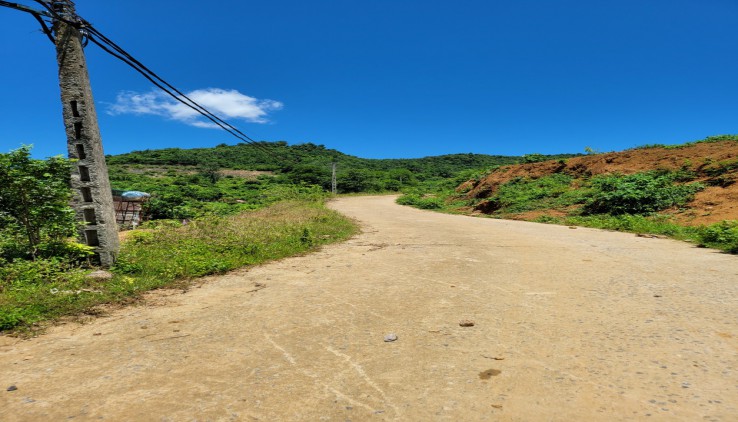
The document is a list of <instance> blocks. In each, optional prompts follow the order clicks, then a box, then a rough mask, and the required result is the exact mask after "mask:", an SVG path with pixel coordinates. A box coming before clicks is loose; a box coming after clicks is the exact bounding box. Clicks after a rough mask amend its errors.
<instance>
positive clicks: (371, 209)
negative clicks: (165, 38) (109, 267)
mask: <svg viewBox="0 0 738 422" xmlns="http://www.w3.org/2000/svg"><path fill="white" fill-rule="evenodd" d="M331 206H332V207H334V208H335V209H337V210H339V211H341V212H343V213H345V214H347V215H349V216H352V217H354V218H356V219H357V220H358V221H359V222H360V223H361V225H362V227H363V234H361V235H359V236H357V237H355V238H353V239H352V240H350V241H348V242H345V243H343V244H338V245H333V246H329V247H326V248H324V249H323V250H322V251H320V252H318V253H315V254H310V255H307V256H303V257H297V258H290V259H285V260H282V261H279V262H275V263H271V264H268V265H264V266H260V267H257V268H252V269H248V270H242V271H236V272H233V273H230V274H228V275H225V276H219V277H212V278H210V279H208V280H207V282H206V283H205V284H204V285H203V286H202V287H201V288H198V289H193V290H192V291H190V292H188V293H186V294H181V293H179V292H175V291H160V292H157V293H155V294H152V295H150V296H149V299H148V301H147V304H146V305H145V306H138V307H131V308H126V309H122V310H118V311H115V312H113V313H112V314H111V315H110V316H108V317H103V318H99V319H96V320H94V321H92V322H91V323H88V324H85V325H77V324H67V325H64V326H60V327H56V328H54V329H52V330H51V331H50V332H49V333H47V334H45V335H42V336H40V337H38V338H35V339H31V340H17V339H12V338H7V337H5V338H0V388H1V389H0V420H3V421H58V420H64V419H74V420H93V419H94V420H112V421H118V420H142V421H149V420H150V421H182V420H197V421H209V420H212V421H218V420H245V421H248V420H254V421H256V420H261V421H282V420H296V421H297V420H305V421H319V420H331V421H347V420H352V421H363V420H377V421H381V420H402V421H431V420H433V421H435V420H437V421H444V420H447V421H489V420H510V421H535V420H542V421H572V420H587V421H593V420H602V421H612V420H688V421H695V420H724V421H728V420H736V418H737V417H738V416H737V415H738V257H735V256H730V255H726V254H722V253H719V252H716V251H713V250H708V249H698V248H695V247H693V246H690V245H689V244H686V243H680V242H676V241H671V240H663V239H649V238H640V237H636V236H634V235H632V234H622V233H612V232H605V231H598V230H591V229H583V228H579V229H570V228H568V227H562V226H549V225H542V224H533V223H523V222H513V221H502V220H492V219H483V218H471V217H464V216H453V215H444V214H436V213H432V212H427V211H420V210H416V209H411V208H406V207H400V206H398V205H395V204H394V203H393V198H392V197H351V198H342V199H340V200H337V201H335V202H333V203H332V205H331ZM257 283H258V284H257ZM463 320H468V321H472V322H473V323H474V325H473V326H467V327H462V326H460V322H461V321H463ZM390 333H393V334H395V335H396V336H397V340H396V341H394V342H385V341H384V338H385V336H386V335H387V334H390ZM11 385H13V386H16V387H17V390H15V391H6V388H7V387H9V386H11Z"/></svg>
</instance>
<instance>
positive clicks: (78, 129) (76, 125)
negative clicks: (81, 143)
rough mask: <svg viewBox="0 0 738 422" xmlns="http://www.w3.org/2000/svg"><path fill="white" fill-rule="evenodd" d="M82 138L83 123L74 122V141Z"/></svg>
mask: <svg viewBox="0 0 738 422" xmlns="http://www.w3.org/2000/svg"><path fill="white" fill-rule="evenodd" d="M80 136H82V122H74V139H79V138H80Z"/></svg>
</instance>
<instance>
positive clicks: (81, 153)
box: [75, 144, 87, 160]
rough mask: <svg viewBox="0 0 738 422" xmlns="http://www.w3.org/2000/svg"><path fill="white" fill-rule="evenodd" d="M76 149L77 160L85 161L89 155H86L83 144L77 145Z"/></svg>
mask: <svg viewBox="0 0 738 422" xmlns="http://www.w3.org/2000/svg"><path fill="white" fill-rule="evenodd" d="M75 147H76V148H77V158H79V159H80V160H84V159H85V158H87V154H85V146H84V145H82V144H76V145H75Z"/></svg>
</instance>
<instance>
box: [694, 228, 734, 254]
mask: <svg viewBox="0 0 738 422" xmlns="http://www.w3.org/2000/svg"><path fill="white" fill-rule="evenodd" d="M698 236H699V241H700V244H701V245H702V246H712V247H718V248H720V249H724V250H726V251H728V252H730V253H738V221H735V220H733V221H722V222H720V223H716V224H713V225H711V226H707V227H701V228H700V230H699V234H698Z"/></svg>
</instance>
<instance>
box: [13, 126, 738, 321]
mask: <svg viewBox="0 0 738 422" xmlns="http://www.w3.org/2000/svg"><path fill="white" fill-rule="evenodd" d="M729 138H730V139H727V138H725V137H712V138H708V139H707V140H704V141H703V142H722V141H725V140H738V137H729ZM650 147H651V146H647V147H643V148H650ZM672 148H677V147H676V146H675V147H672ZM586 153H587V156H590V155H596V154H598V153H597V151H595V150H593V149H592V148H587V149H586ZM578 156H582V154H563V155H554V156H550V155H548V156H547V155H542V154H528V155H525V156H522V157H510V156H491V155H482V154H453V155H444V156H438V157H426V158H419V159H386V160H370V159H362V158H358V157H353V156H349V155H346V154H342V153H340V152H338V151H335V150H330V149H326V148H325V147H324V146H322V145H314V144H302V145H287V143H285V142H272V143H267V142H262V143H259V145H257V146H254V145H246V144H239V145H232V146H229V145H224V144H223V145H219V146H217V147H215V148H201V149H192V150H182V149H176V148H175V149H165V150H153V151H135V152H132V153H129V154H123V155H119V156H112V157H107V159H108V164H109V172H110V179H111V185H112V187H113V188H114V189H116V190H121V191H125V190H136V191H143V192H147V193H149V194H151V198H150V200H149V201H148V202H146V203H145V212H146V213H147V214H148V216H149V218H150V221H147V222H145V223H144V224H142V225H140V226H139V227H137V228H136V230H132V231H129V232H126V233H125V236H124V241H123V244H122V250H121V253H120V256H119V259H118V261H117V263H116V265H115V266H114V267H113V268H112V269H111V274H112V278H110V279H101V278H94V277H90V276H89V273H90V272H92V271H93V270H95V269H96V267H95V263H94V253H93V250H92V249H91V248H90V247H88V246H86V245H83V244H80V243H77V242H76V241H75V239H74V235H75V233H76V231H77V226H76V225H77V223H76V222H75V219H74V213H73V212H72V210H71V209H70V208H69V206H68V204H69V199H70V197H71V194H72V193H71V191H70V189H69V187H68V186H69V179H68V178H69V165H70V162H69V160H66V159H63V158H60V157H55V158H49V159H46V160H34V159H31V158H30V149H29V148H28V147H22V148H20V149H17V150H15V151H11V152H9V153H6V154H0V179H2V180H3V181H5V182H4V183H2V184H0V331H15V332H23V331H32V330H34V329H35V328H34V327H38V326H39V323H41V322H43V321H46V320H53V319H56V318H60V317H63V316H70V315H72V316H73V315H81V314H85V313H90V314H94V313H96V312H99V311H98V310H99V309H100V307H99V306H98V305H102V304H108V303H126V302H130V301H135V300H136V298H137V297H138V296H139V295H140V294H141V293H143V292H145V291H147V290H151V289H155V288H159V287H167V286H177V287H186V286H187V285H188V284H189V283H190V282H191V280H193V279H195V278H197V277H201V276H204V275H208V274H218V273H223V272H226V271H229V270H232V269H235V268H239V267H243V266H248V265H254V264H258V263H261V262H265V261H268V260H272V259H279V258H283V257H287V256H290V255H294V254H300V253H305V252H308V251H311V250H314V249H315V248H317V247H320V246H321V245H324V244H327V243H331V242H335V241H340V240H343V239H346V238H348V237H350V236H351V235H352V234H354V233H355V232H356V231H357V228H356V226H355V224H354V223H352V222H351V221H349V220H347V219H346V218H344V217H342V216H340V215H338V214H336V213H335V212H332V211H330V210H328V209H327V208H326V207H325V206H324V203H325V201H326V200H327V199H328V198H329V197H330V194H329V193H328V191H329V190H330V188H331V164H332V163H337V169H338V171H337V182H338V192H339V193H342V194H357V193H385V192H402V193H403V195H402V196H401V197H400V198H399V199H398V202H399V203H401V204H405V205H411V206H415V207H419V208H424V209H432V210H438V211H442V212H454V213H471V212H474V213H483V214H484V215H488V216H490V217H493V218H520V216H521V215H523V214H526V213H528V216H527V217H526V218H527V219H529V220H534V221H539V222H543V223H556V224H567V225H582V226H588V227H598V228H605V229H611V230H620V231H630V232H636V233H643V234H656V235H666V236H670V237H674V238H677V239H683V240H688V241H692V242H694V243H696V244H698V245H702V246H707V247H713V248H718V249H722V250H725V251H728V252H731V253H738V222H736V221H723V222H720V223H717V224H712V225H709V226H698V227H687V226H684V225H680V224H677V223H676V222H675V221H674V220H673V219H672V218H671V217H670V214H669V212H671V211H672V210H679V209H680V208H681V207H686V206H688V203H689V201H691V200H692V198H693V197H694V195H695V194H697V193H698V192H700V191H701V190H702V189H706V188H707V187H711V186H730V185H732V184H733V183H734V182H735V181H736V178H735V171H736V170H737V169H738V160H727V161H726V160H722V161H717V160H716V161H712V160H709V158H706V159H705V161H704V162H703V163H701V164H700V165H699V166H698V167H695V166H691V165H687V164H688V163H686V162H685V164H684V166H683V168H682V169H680V170H675V171H665V170H658V171H648V172H641V173H637V174H628V175H623V174H616V173H613V174H606V175H598V176H588V175H586V174H584V175H583V174H573V173H571V174H570V173H566V172H555V173H553V174H548V175H545V176H542V177H535V178H532V177H516V178H512V179H510V180H507V181H505V183H502V184H500V185H499V186H497V187H496V189H495V190H494V192H492V191H490V192H489V194H487V195H484V196H480V197H474V198H471V197H469V196H467V195H465V193H466V190H467V189H469V183H471V182H475V181H480V180H482V179H484V178H485V177H488V176H490V175H493V174H495V172H497V171H500V170H501V169H504V168H506V167H509V166H510V165H514V164H526V165H538V164H537V163H542V164H545V163H547V162H550V163H558V164H557V165H556V166H554V167H557V168H558V167H562V166H563V167H565V165H566V162H567V160H568V159H570V158H572V157H578ZM695 168H698V170H699V171H696V170H695ZM698 173H699V174H698ZM700 177H701V178H700ZM698 179H699V180H698ZM470 181H471V182H470ZM472 184H473V183H472Z"/></svg>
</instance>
